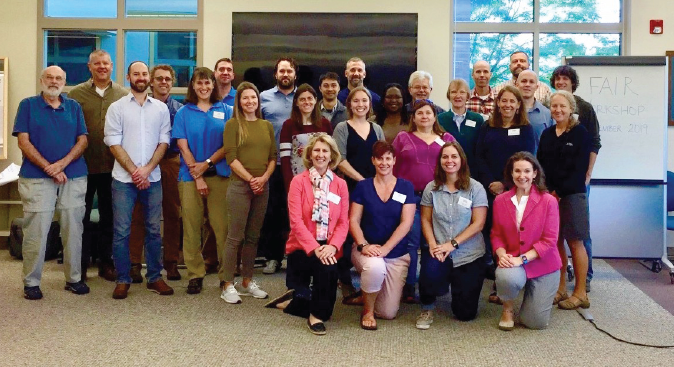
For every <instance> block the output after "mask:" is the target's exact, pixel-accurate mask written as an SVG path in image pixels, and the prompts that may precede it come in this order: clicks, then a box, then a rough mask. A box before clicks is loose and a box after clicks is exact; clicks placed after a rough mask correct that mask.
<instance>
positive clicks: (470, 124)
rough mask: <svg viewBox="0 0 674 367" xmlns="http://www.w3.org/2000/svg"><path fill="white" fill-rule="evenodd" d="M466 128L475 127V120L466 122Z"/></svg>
mask: <svg viewBox="0 0 674 367" xmlns="http://www.w3.org/2000/svg"><path fill="white" fill-rule="evenodd" d="M466 126H470V127H475V121H473V120H466Z"/></svg>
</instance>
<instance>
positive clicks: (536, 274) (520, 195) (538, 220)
mask: <svg viewBox="0 0 674 367" xmlns="http://www.w3.org/2000/svg"><path fill="white" fill-rule="evenodd" d="M504 179H505V181H506V183H507V184H508V185H509V186H513V188H512V189H510V190H509V191H506V192H504V193H502V194H500V195H499V196H497V197H496V199H495V200H494V223H493V227H492V230H491V242H492V246H493V249H494V254H495V256H496V258H497V259H498V261H497V263H498V268H497V269H496V289H497V290H498V296H499V297H500V298H501V300H503V313H502V314H501V320H500V321H499V324H498V327H499V329H501V330H506V331H508V330H512V329H513V328H514V327H515V311H514V300H515V298H517V295H518V294H519V292H520V291H521V290H522V289H524V300H523V301H522V305H521V307H520V312H519V322H520V323H521V324H522V325H524V326H526V327H528V328H530V329H544V328H546V327H547V326H548V322H549V321H550V311H551V310H552V301H553V299H554V298H555V293H556V291H557V285H558V283H559V269H560V267H561V266H562V262H561V259H560V257H559V252H558V251H556V248H557V247H556V246H557V236H558V234H559V208H558V205H557V199H555V198H554V197H553V196H552V195H550V194H549V193H548V192H547V189H546V187H545V175H544V174H543V169H542V168H541V165H540V164H539V163H538V161H537V160H536V158H534V156H533V155H531V153H528V152H518V153H515V154H514V155H513V156H512V157H510V159H509V160H508V163H507V164H506V168H505V170H504Z"/></svg>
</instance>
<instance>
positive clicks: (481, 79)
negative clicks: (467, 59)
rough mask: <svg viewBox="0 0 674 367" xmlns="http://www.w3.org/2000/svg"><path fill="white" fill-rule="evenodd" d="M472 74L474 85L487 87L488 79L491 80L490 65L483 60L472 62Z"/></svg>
mask: <svg viewBox="0 0 674 367" xmlns="http://www.w3.org/2000/svg"><path fill="white" fill-rule="evenodd" d="M472 76H473V81H474V82H475V86H476V87H478V88H485V87H488V86H489V81H490V80H491V66H490V65H489V63H488V62H486V61H484V60H480V61H477V62H476V63H475V64H473V74H472Z"/></svg>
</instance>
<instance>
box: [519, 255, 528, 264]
mask: <svg viewBox="0 0 674 367" xmlns="http://www.w3.org/2000/svg"><path fill="white" fill-rule="evenodd" d="M520 259H522V265H526V264H528V263H529V259H527V255H521V256H520Z"/></svg>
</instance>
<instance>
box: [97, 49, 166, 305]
mask: <svg viewBox="0 0 674 367" xmlns="http://www.w3.org/2000/svg"><path fill="white" fill-rule="evenodd" d="M126 78H127V80H129V83H130V86H131V92H130V93H129V94H128V95H127V96H125V97H123V98H121V99H120V100H118V101H117V102H115V103H113V104H111V105H110V107H109V108H108V112H107V114H106V116H105V131H104V132H105V138H104V142H105V144H106V145H107V146H109V147H110V151H111V152H112V155H113V156H114V157H115V164H114V166H113V168H112V178H113V180H112V199H113V200H112V209H113V236H112V256H113V259H114V261H115V268H116V269H117V285H116V287H115V290H114V291H113V293H112V297H113V298H115V299H123V298H126V296H127V294H128V290H129V286H130V284H131V276H130V274H129V272H130V268H131V259H130V256H129V232H130V229H131V216H132V212H133V208H134V205H135V203H136V200H139V201H140V204H141V205H142V206H143V217H144V219H145V227H146V228H145V229H146V233H145V260H146V263H147V274H146V277H147V288H148V289H150V290H152V291H154V292H157V293H159V294H160V295H171V294H173V289H172V288H171V287H169V286H168V285H167V284H166V283H165V282H164V280H163V279H162V276H161V269H162V260H161V231H160V222H161V208H162V206H161V203H162V191H161V181H160V179H161V172H160V170H159V166H158V164H159V161H160V160H161V159H162V157H164V154H165V153H166V149H167V148H168V146H169V143H170V137H171V135H170V132H171V120H170V114H169V110H168V107H167V106H166V104H165V103H164V102H161V101H159V100H157V99H154V98H152V97H149V96H148V95H147V88H148V86H149V85H150V73H149V70H148V67H147V65H146V64H145V63H143V62H141V61H136V62H133V63H131V64H130V65H129V68H128V71H127V76H126Z"/></svg>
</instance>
